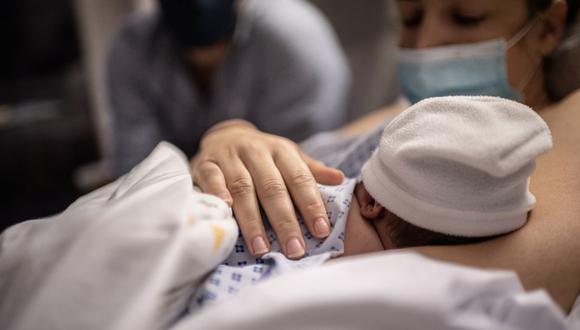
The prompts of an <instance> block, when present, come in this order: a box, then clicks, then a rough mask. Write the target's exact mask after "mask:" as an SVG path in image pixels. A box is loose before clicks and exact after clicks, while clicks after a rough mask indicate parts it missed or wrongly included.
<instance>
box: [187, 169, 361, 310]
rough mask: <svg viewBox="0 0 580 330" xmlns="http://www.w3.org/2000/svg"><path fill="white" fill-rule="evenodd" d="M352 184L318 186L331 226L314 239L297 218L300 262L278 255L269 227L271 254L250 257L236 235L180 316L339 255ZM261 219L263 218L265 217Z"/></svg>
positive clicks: (277, 244)
mask: <svg viewBox="0 0 580 330" xmlns="http://www.w3.org/2000/svg"><path fill="white" fill-rule="evenodd" d="M355 185H356V180H355V179H345V180H344V182H343V183H342V184H341V185H338V186H324V185H319V188H320V194H321V195H322V198H323V201H324V204H325V207H326V210H327V213H328V219H329V220H330V223H331V225H332V227H331V232H330V235H329V236H328V237H327V238H325V239H323V240H319V239H316V238H314V237H313V236H312V235H311V234H310V233H309V232H308V230H307V228H306V225H305V224H304V222H303V221H302V219H301V218H300V216H298V217H299V218H298V219H299V222H300V227H301V230H302V233H303V235H304V242H305V243H306V255H305V257H304V258H302V259H300V260H291V259H288V258H286V257H285V256H284V255H283V254H282V249H281V247H280V244H279V243H278V241H277V239H276V235H275V233H274V231H273V230H272V228H266V233H267V237H268V240H269V242H270V245H271V251H272V252H270V253H267V254H266V255H264V256H262V257H261V258H258V257H254V256H252V255H251V254H250V253H249V252H248V248H247V247H246V244H245V242H244V240H243V238H242V237H241V235H240V236H239V237H238V240H237V242H236V244H235V246H234V249H233V251H232V252H231V254H230V256H229V257H228V258H227V259H226V260H225V261H224V262H223V263H222V264H221V265H219V266H218V267H216V269H215V270H214V271H213V272H212V273H211V274H210V275H209V276H208V278H207V279H206V280H205V282H204V283H203V284H202V285H201V286H200V287H199V289H198V290H197V291H196V292H194V293H193V294H192V296H191V297H190V299H189V304H188V306H187V308H186V310H184V311H183V313H182V314H187V313H192V312H194V311H196V310H198V309H199V308H201V307H202V306H204V305H205V304H207V303H213V302H217V301H220V300H222V299H224V298H227V297H230V296H232V295H234V294H236V293H237V292H238V291H239V290H240V289H242V288H243V287H246V286H249V285H252V284H255V283H258V282H260V281H263V280H265V279H267V278H269V277H271V276H274V275H278V274H283V273H287V272H290V271H293V270H296V269H304V268H309V267H313V266H318V265H320V264H322V263H324V262H325V261H326V260H328V259H330V258H332V257H335V256H338V255H340V254H342V253H343V251H344V237H345V233H344V231H345V224H346V221H347V216H348V212H349V209H350V206H351V202H352V197H353V191H354V188H355ZM263 217H264V218H265V215H264V216H263ZM264 220H265V219H264ZM265 223H266V222H265Z"/></svg>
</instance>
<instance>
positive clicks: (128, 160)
mask: <svg viewBox="0 0 580 330" xmlns="http://www.w3.org/2000/svg"><path fill="white" fill-rule="evenodd" d="M158 4H159V6H158V7H159V10H158V11H154V12H153V13H152V14H148V15H145V16H144V15H140V16H135V17H132V18H131V19H130V20H129V21H128V22H127V23H126V24H125V25H124V27H123V28H122V29H121V30H120V31H119V33H118V35H117V36H116V38H115V40H114V41H113V44H112V46H111V50H110V54H109V59H108V63H107V89H108V94H109V97H110V102H111V106H112V112H113V116H112V118H113V135H114V136H113V141H114V172H115V173H114V174H115V175H117V176H118V175H122V174H124V173H126V172H127V171H128V170H129V169H131V168H132V167H133V166H134V165H135V164H137V163H138V162H139V161H141V160H142V159H143V158H145V156H146V155H147V154H149V152H150V151H151V150H152V149H153V148H154V147H155V145H156V144H157V143H158V142H159V141H161V140H167V141H170V142H172V143H174V144H176V145H177V146H178V147H180V148H181V149H182V150H183V151H185V152H186V153H187V154H188V155H189V156H192V155H193V154H194V153H195V152H196V151H197V149H198V144H199V141H200V139H201V137H202V135H203V133H204V132H205V131H207V130H208V128H210V127H211V126H213V125H215V124H216V123H218V122H221V121H223V120H226V119H229V118H243V119H246V120H248V121H250V122H252V123H254V124H255V125H256V126H257V127H259V128H260V129H262V130H264V131H266V132H270V133H274V134H278V135H281V136H285V137H288V138H290V139H292V140H294V141H300V140H302V139H304V138H306V137H308V136H310V135H311V134H313V133H315V132H318V131H322V130H328V129H333V128H336V127H337V126H339V125H340V124H342V123H343V122H344V120H345V115H346V99H347V96H348V90H349V87H350V72H349V70H348V67H347V63H346V59H345V58H344V55H343V53H342V51H341V49H340V46H339V45H338V43H337V40H336V37H335V35H334V33H333V31H332V29H331V27H330V25H329V24H328V22H327V21H326V20H325V19H324V18H323V17H322V15H321V14H320V13H319V12H318V11H317V10H316V9H315V8H314V7H312V6H311V5H310V4H308V3H306V2H304V1H302V0H277V1H270V0H239V1H236V0H159V1H158Z"/></svg>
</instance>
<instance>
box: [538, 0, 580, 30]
mask: <svg viewBox="0 0 580 330" xmlns="http://www.w3.org/2000/svg"><path fill="white" fill-rule="evenodd" d="M527 2H528V10H529V13H530V17H533V16H535V15H536V14H537V13H541V12H543V11H545V10H546V9H548V7H550V5H551V4H552V3H553V2H554V0H527ZM566 2H568V16H567V17H566V25H568V26H569V25H571V24H572V23H574V22H575V20H576V15H577V14H578V7H579V6H580V0H566Z"/></svg>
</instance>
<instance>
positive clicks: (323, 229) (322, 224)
mask: <svg viewBox="0 0 580 330" xmlns="http://www.w3.org/2000/svg"><path fill="white" fill-rule="evenodd" d="M314 231H315V232H316V235H317V236H318V237H326V236H328V234H330V227H329V226H328V222H326V220H324V219H323V218H320V219H317V220H316V221H315V222H314Z"/></svg>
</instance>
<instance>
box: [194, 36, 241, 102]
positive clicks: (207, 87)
mask: <svg viewBox="0 0 580 330" xmlns="http://www.w3.org/2000/svg"><path fill="white" fill-rule="evenodd" d="M230 47H231V41H220V42H218V43H216V44H214V45H211V46H207V47H203V48H192V49H189V50H187V51H185V53H184V59H185V62H186V63H187V65H188V67H189V71H190V76H191V77H192V80H193V81H194V82H195V84H196V86H197V88H198V89H199V90H200V91H201V92H202V94H204V95H205V96H206V97H208V98H209V97H211V95H212V90H211V86H212V84H213V79H214V77H215V75H216V72H217V71H218V69H219V67H220V66H221V64H222V63H223V61H224V60H225V58H226V56H227V54H228V51H229V50H230Z"/></svg>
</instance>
